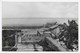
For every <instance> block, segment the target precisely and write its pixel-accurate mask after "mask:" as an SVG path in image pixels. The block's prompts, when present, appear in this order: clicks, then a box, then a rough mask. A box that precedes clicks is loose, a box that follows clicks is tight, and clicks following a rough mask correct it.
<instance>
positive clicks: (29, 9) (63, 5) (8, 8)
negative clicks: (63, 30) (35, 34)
mask: <svg viewBox="0 0 80 53" xmlns="http://www.w3.org/2000/svg"><path fill="white" fill-rule="evenodd" d="M2 18H3V19H2V24H3V25H20V24H21V25H27V24H28V25H29V24H31V25H32V24H42V23H46V22H49V21H50V22H51V21H52V22H53V21H54V22H55V21H58V22H59V23H62V22H64V21H65V22H66V21H67V20H68V19H69V18H70V20H71V18H72V19H75V18H78V3H77V2H41V3H40V2H3V6H2ZM40 18H41V19H40ZM49 18H50V19H49ZM52 18H57V19H52ZM58 18H61V19H58ZM64 18H65V19H64Z"/></svg>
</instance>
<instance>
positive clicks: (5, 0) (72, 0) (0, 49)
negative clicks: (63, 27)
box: [0, 0, 80, 53]
mask: <svg viewBox="0 0 80 53" xmlns="http://www.w3.org/2000/svg"><path fill="white" fill-rule="evenodd" d="M2 2H79V0H0V52H1V53H2ZM78 7H80V2H79V6H78ZM79 9H80V8H78V10H79ZM79 12H80V10H79ZM79 12H78V18H79V17H80V15H79ZM79 20H80V19H78V21H79ZM78 24H80V22H78ZM79 27H80V26H79ZM79 30H80V29H79ZM78 36H79V37H80V35H78ZM79 40H80V38H79ZM79 48H80V43H79ZM79 51H80V49H79ZM79 51H78V52H71V53H79ZM3 53H5V52H3ZM8 53H9V52H8ZM13 53H19V52H13ZM21 53H26V52H21ZM27 53H29V52H27ZM30 53H32V52H30ZM33 53H35V52H33ZM38 53H39V52H38ZM41 53H47V52H41ZM55 53H57V52H55ZM60 53H69V52H60Z"/></svg>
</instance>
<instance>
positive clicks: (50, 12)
mask: <svg viewBox="0 0 80 53" xmlns="http://www.w3.org/2000/svg"><path fill="white" fill-rule="evenodd" d="M78 50H79V45H78V2H2V51H23V52H24V51H26V52H27V51H37V52H38V51H41V52H43V51H51V52H55V51H57V52H65V51H67V52H77V51H78Z"/></svg>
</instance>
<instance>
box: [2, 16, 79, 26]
mask: <svg viewBox="0 0 80 53" xmlns="http://www.w3.org/2000/svg"><path fill="white" fill-rule="evenodd" d="M68 20H70V21H71V20H76V22H78V18H24V19H23V18H13V19H12V18H9V19H8V18H6V19H5V18H3V19H2V26H18V25H21V26H32V25H33V26H34V25H37V26H39V25H43V24H46V23H48V22H50V23H52V22H53V23H54V22H57V23H59V24H63V23H66V24H68Z"/></svg>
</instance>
